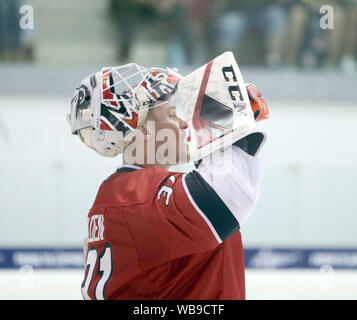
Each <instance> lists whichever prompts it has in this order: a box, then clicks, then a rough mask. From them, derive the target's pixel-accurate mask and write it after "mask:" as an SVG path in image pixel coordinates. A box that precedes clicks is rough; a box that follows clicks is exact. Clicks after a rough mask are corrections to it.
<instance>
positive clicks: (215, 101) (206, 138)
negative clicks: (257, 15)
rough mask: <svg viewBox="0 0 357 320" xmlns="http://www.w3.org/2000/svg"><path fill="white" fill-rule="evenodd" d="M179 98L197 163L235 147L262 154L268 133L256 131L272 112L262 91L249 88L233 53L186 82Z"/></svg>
mask: <svg viewBox="0 0 357 320" xmlns="http://www.w3.org/2000/svg"><path fill="white" fill-rule="evenodd" d="M247 90H248V92H249V95H248V92H247ZM175 96H178V99H180V104H181V105H182V106H183V109H184V114H185V120H186V121H187V122H188V124H189V127H190V137H189V143H190V154H191V159H192V160H193V161H199V160H200V159H202V158H204V157H206V156H207V155H209V154H212V153H214V152H215V151H217V150H220V149H226V148H227V147H229V146H231V145H232V144H236V145H238V146H239V147H241V148H242V149H244V150H245V151H247V152H248V153H249V154H250V155H253V156H254V155H255V154H257V152H258V151H259V150H260V148H261V146H262V144H263V142H264V140H265V133H264V132H262V131H255V130H254V129H255V124H256V122H258V121H261V120H263V119H266V118H268V117H269V110H268V107H267V105H266V103H265V101H264V99H263V98H262V96H261V93H260V91H259V89H258V88H257V87H256V86H255V85H252V84H248V85H245V83H244V81H243V78H242V75H241V72H240V70H239V68H238V65H237V62H236V60H235V59H234V56H233V54H232V52H225V53H223V54H222V55H220V56H218V57H217V58H215V59H213V60H212V61H210V62H208V63H207V64H205V65H204V66H202V67H201V68H199V69H197V70H195V71H194V72H192V73H191V74H189V75H188V76H186V77H184V78H182V79H181V80H180V81H179V83H178V89H177V93H176V94H175ZM174 98H175V97H174ZM176 103H177V102H176Z"/></svg>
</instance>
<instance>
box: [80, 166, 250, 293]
mask: <svg viewBox="0 0 357 320" xmlns="http://www.w3.org/2000/svg"><path fill="white" fill-rule="evenodd" d="M88 233H89V234H88V241H89V244H88V254H87V260H86V268H85V276H84V280H83V283H82V295H83V297H84V299H130V300H134V299H142V300H148V299H154V300H159V299H170V300H176V299H177V300H180V299H190V300H195V299H206V300H217V299H245V279H244V258H243V247H242V240H241V234H240V232H239V223H238V221H237V219H236V218H235V216H234V215H233V214H232V213H231V212H230V210H229V209H228V208H227V206H226V205H225V204H224V202H223V201H222V200H221V199H220V197H219V196H218V195H217V193H216V192H215V191H214V190H213V189H212V188H211V187H210V185H208V184H207V182H206V181H205V180H204V179H203V178H202V177H201V176H200V174H199V173H198V172H197V171H192V172H191V173H188V174H184V173H175V172H169V171H167V170H163V169H161V168H159V167H149V168H140V167H135V166H123V167H121V168H120V169H118V170H117V172H116V173H114V174H113V175H111V176H110V177H109V178H108V179H107V180H106V181H104V182H103V183H102V185H101V186H100V189H99V191H98V194H97V197H96V199H95V202H94V204H93V206H92V208H91V209H90V212H89V214H88Z"/></svg>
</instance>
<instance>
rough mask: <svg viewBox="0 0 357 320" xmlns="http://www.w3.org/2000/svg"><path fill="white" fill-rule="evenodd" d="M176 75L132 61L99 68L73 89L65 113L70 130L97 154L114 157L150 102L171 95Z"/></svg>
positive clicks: (174, 88)
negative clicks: (122, 64)
mask: <svg viewBox="0 0 357 320" xmlns="http://www.w3.org/2000/svg"><path fill="white" fill-rule="evenodd" d="M180 78H181V76H180V75H179V74H178V73H176V72H175V71H174V70H171V69H170V68H166V69H161V68H144V67H141V66H139V65H137V64H135V63H129V64H127V65H124V66H119V67H108V68H103V69H102V70H101V71H100V72H96V73H95V74H92V75H90V76H88V77H86V78H85V79H83V80H82V82H81V83H80V86H79V87H78V88H77V89H76V90H75V92H74V97H73V99H72V100H71V113H70V114H68V115H67V119H68V121H69V123H70V125H71V131H72V133H73V134H77V135H78V136H79V137H80V139H81V140H82V141H83V142H84V143H85V144H86V145H87V146H88V147H89V148H91V149H93V150H95V151H96V152H98V153H99V154H100V155H102V156H106V157H115V156H116V155H117V154H119V153H122V152H123V151H124V149H125V147H126V146H127V145H128V144H129V143H130V141H131V139H132V136H133V134H134V131H135V129H137V128H140V126H141V125H142V123H143V122H144V121H145V120H146V117H147V114H148V110H149V109H150V108H152V106H153V104H154V103H155V102H157V101H163V103H165V102H166V101H168V100H169V99H170V98H171V96H172V94H173V93H174V92H175V90H176V86H177V83H178V81H179V79H180ZM155 105H156V106H157V105H159V104H155Z"/></svg>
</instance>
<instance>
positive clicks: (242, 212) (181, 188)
mask: <svg viewBox="0 0 357 320" xmlns="http://www.w3.org/2000/svg"><path fill="white" fill-rule="evenodd" d="M231 151H232V153H231V154H230V156H228V157H227V156H226V157H225V158H223V159H218V160H217V159H215V160H214V161H213V160H212V161H205V162H203V163H201V165H200V166H199V167H198V169H197V170H194V171H192V172H190V173H188V174H182V173H181V174H180V173H176V174H172V175H171V176H169V177H168V178H167V179H166V181H165V182H164V183H163V185H162V187H161V188H160V189H159V192H158V195H157V201H158V207H159V208H158V209H159V211H160V212H161V213H162V214H163V217H164V219H167V220H168V221H169V222H170V224H171V225H172V226H175V232H176V233H177V234H176V236H177V237H176V238H175V239H179V238H180V236H183V235H185V236H187V237H189V238H190V239H191V240H192V241H193V242H194V244H195V245H196V246H197V248H199V249H200V250H208V249H211V248H214V247H215V246H217V245H219V244H220V243H221V242H222V241H224V240H226V239H228V238H229V237H230V236H232V235H233V234H234V233H235V232H237V231H238V230H239V229H240V227H241V226H242V225H244V224H245V223H246V221H247V220H248V218H249V216H250V215H251V213H252V212H253V210H254V207H255V205H256V203H257V199H258V196H259V190H260V184H261V180H262V175H263V172H264V167H265V163H264V161H262V160H261V159H258V158H255V157H253V156H250V155H248V154H247V153H246V152H244V151H243V150H241V149H240V148H238V147H233V148H232V150H231ZM180 230H181V234H180ZM179 234H180V236H178V235H179ZM175 239H174V240H173V242H175ZM179 241H181V243H182V239H181V240H179Z"/></svg>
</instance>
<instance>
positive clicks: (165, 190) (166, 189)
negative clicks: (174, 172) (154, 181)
mask: <svg viewBox="0 0 357 320" xmlns="http://www.w3.org/2000/svg"><path fill="white" fill-rule="evenodd" d="M175 182H176V178H175V176H170V177H169V178H168V179H167V183H168V184H171V186H173V185H174V184H175ZM173 192H174V190H173V189H172V187H170V186H167V185H164V186H162V187H161V189H160V190H159V193H158V194H157V200H160V199H161V196H162V197H163V198H164V199H166V200H165V205H167V206H168V205H169V202H170V197H171V195H172V194H173Z"/></svg>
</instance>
